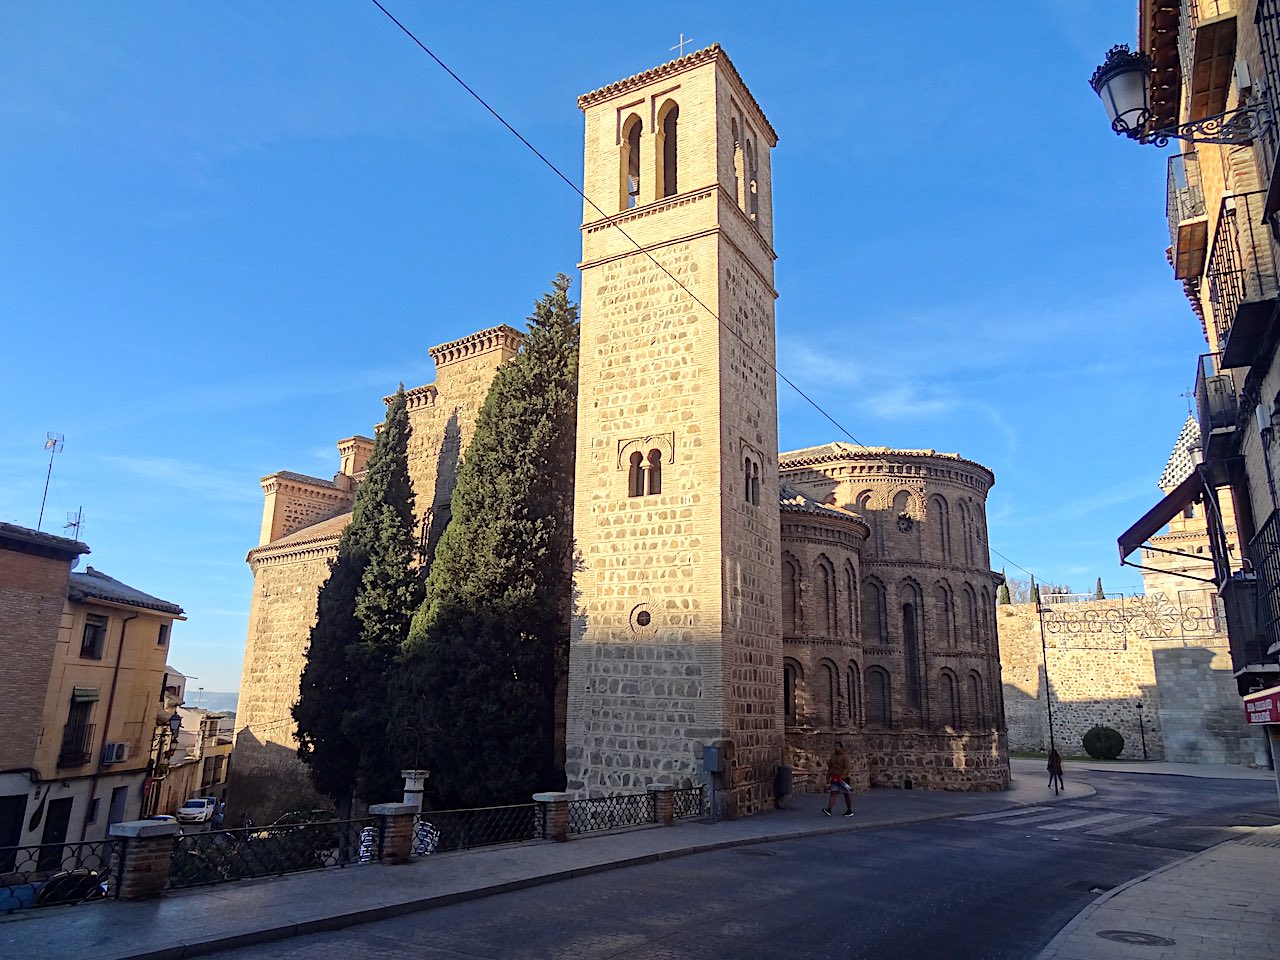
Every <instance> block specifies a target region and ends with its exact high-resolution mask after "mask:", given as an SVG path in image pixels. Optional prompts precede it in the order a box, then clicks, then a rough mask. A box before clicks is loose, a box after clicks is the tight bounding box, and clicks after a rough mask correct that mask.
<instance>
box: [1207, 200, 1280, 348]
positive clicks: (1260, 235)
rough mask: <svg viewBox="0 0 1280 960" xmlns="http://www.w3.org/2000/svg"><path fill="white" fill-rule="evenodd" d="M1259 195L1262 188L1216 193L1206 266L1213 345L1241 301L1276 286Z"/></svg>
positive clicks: (1271, 292) (1223, 338) (1272, 292)
mask: <svg viewBox="0 0 1280 960" xmlns="http://www.w3.org/2000/svg"><path fill="white" fill-rule="evenodd" d="M1265 199H1266V193H1265V191H1262V190H1258V191H1254V192H1253V193H1238V194H1235V195H1233V196H1229V197H1223V198H1222V207H1221V210H1220V214H1219V218H1218V230H1217V233H1216V234H1215V235H1214V238H1213V247H1212V249H1211V250H1210V252H1209V265H1208V269H1207V271H1206V272H1207V276H1208V280H1209V302H1210V303H1211V304H1212V306H1213V326H1214V330H1215V332H1216V333H1217V341H1218V343H1219V345H1223V344H1225V343H1226V342H1227V340H1228V339H1229V338H1230V336H1231V328H1232V326H1233V325H1234V324H1235V322H1236V317H1237V316H1238V314H1239V313H1240V307H1241V306H1242V305H1244V304H1248V303H1253V302H1256V301H1263V300H1273V299H1275V297H1276V293H1277V290H1280V281H1278V279H1277V270H1276V260H1275V253H1274V251H1273V250H1272V248H1271V236H1270V232H1269V231H1268V229H1267V227H1266V226H1265V225H1264V224H1263V222H1262V209H1263V204H1264V201H1265Z"/></svg>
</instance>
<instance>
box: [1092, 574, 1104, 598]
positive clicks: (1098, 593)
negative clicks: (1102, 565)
mask: <svg viewBox="0 0 1280 960" xmlns="http://www.w3.org/2000/svg"><path fill="white" fill-rule="evenodd" d="M1093 599H1095V600H1105V599H1107V595H1106V594H1105V593H1103V592H1102V578H1101V577H1099V578H1098V585H1097V586H1096V587H1094V589H1093Z"/></svg>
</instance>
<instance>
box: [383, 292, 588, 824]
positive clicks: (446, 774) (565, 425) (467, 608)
mask: <svg viewBox="0 0 1280 960" xmlns="http://www.w3.org/2000/svg"><path fill="white" fill-rule="evenodd" d="M569 284H570V281H569V278H568V277H566V276H564V275H563V274H562V275H560V276H558V277H557V278H556V281H555V284H554V287H553V289H552V291H551V292H550V293H548V294H545V295H544V296H543V297H542V298H541V299H540V300H539V301H538V302H537V303H536V305H535V308H534V313H533V316H531V317H530V318H529V330H528V334H527V335H526V337H525V339H524V341H523V343H522V344H521V347H520V352H519V353H518V354H517V355H516V356H515V358H514V359H512V361H511V362H510V363H508V364H506V365H505V366H504V367H502V369H501V370H499V371H498V373H497V375H496V376H495V377H494V380H493V384H492V386H491V387H490V389H489V394H488V396H487V397H486V398H485V402H484V405H483V406H482V407H481V409H480V412H479V415H478V416H477V418H476V428H475V434H474V436H473V437H472V440H471V443H470V445H469V446H468V448H467V450H466V453H465V455H464V457H463V460H462V463H461V465H460V466H459V468H458V479H457V484H456V486H455V487H454V490H453V497H452V500H451V502H450V506H451V513H452V520H451V521H450V523H449V526H448V527H447V528H446V530H445V532H444V534H443V536H442V537H441V538H440V543H439V546H438V547H437V548H436V553H435V557H434V560H433V562H432V565H431V571H430V574H429V576H428V578H427V592H426V599H425V600H424V602H423V604H422V606H421V608H420V609H419V610H418V613H417V615H416V616H415V617H414V620H413V626H412V628H411V629H410V632H409V639H408V641H407V642H406V644H405V669H404V678H403V684H402V687H401V689H400V691H399V701H400V702H399V705H398V709H397V713H398V714H399V715H401V716H411V715H414V713H415V712H419V713H420V714H421V715H422V718H423V719H422V723H423V730H422V746H421V748H420V750H421V755H422V756H423V757H425V758H426V766H428V767H429V769H430V770H431V779H430V780H429V781H428V783H427V786H428V789H429V790H430V791H431V794H432V797H433V799H434V800H435V801H436V802H439V803H444V804H448V805H471V804H480V803H499V802H507V801H520V802H523V801H526V800H527V799H528V795H529V793H530V792H532V791H534V790H539V789H550V788H554V787H556V786H558V785H560V784H561V783H563V779H562V777H563V773H562V771H560V770H558V769H557V764H556V762H555V757H556V749H555V738H556V704H557V689H558V687H559V685H560V683H561V681H562V679H563V677H564V675H565V673H566V671H567V665H568V646H569V617H570V613H571V609H572V582H573V461H574V444H575V437H576V432H577V431H576V423H577V399H578V308H577V306H576V304H574V303H572V302H571V301H570V299H569ZM407 759H408V758H406V760H407Z"/></svg>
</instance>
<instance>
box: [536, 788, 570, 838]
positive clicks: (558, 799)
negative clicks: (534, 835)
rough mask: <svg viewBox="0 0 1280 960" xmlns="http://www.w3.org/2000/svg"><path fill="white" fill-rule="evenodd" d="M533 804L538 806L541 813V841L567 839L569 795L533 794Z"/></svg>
mask: <svg viewBox="0 0 1280 960" xmlns="http://www.w3.org/2000/svg"><path fill="white" fill-rule="evenodd" d="M533 802H534V803H536V804H538V805H539V806H540V808H541V813H542V824H543V827H542V839H543V840H561V841H563V840H568V839H569V794H567V793H535V794H534V795H533Z"/></svg>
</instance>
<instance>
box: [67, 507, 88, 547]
mask: <svg viewBox="0 0 1280 960" xmlns="http://www.w3.org/2000/svg"><path fill="white" fill-rule="evenodd" d="M83 528H84V507H80V508H78V509H77V510H76V512H75V513H68V514H67V522H66V523H64V524H63V525H62V529H63V530H70V531H71V532H70V533H69V534H68V536H70V537H71V539H72V540H79V539H80V531H81V530H82V529H83Z"/></svg>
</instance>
